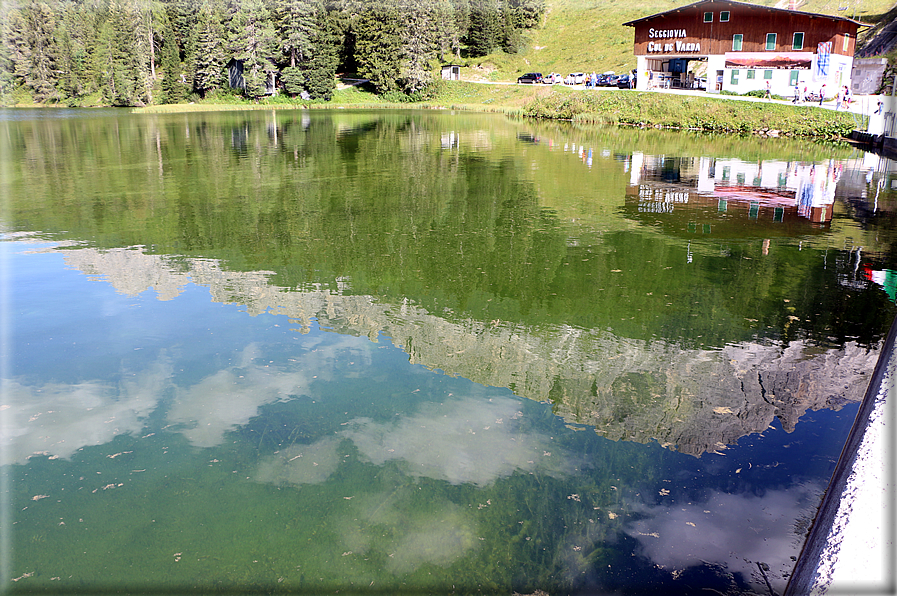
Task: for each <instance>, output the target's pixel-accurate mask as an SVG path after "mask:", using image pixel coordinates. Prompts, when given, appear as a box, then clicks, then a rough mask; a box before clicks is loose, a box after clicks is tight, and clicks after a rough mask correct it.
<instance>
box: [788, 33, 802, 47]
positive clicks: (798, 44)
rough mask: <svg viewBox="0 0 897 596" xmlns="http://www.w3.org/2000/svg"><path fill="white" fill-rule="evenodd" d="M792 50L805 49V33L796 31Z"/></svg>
mask: <svg viewBox="0 0 897 596" xmlns="http://www.w3.org/2000/svg"><path fill="white" fill-rule="evenodd" d="M791 49H792V50H802V49H804V34H803V33H795V34H794V41H793V42H792V43H791Z"/></svg>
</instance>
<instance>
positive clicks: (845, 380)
mask: <svg viewBox="0 0 897 596" xmlns="http://www.w3.org/2000/svg"><path fill="white" fill-rule="evenodd" d="M65 254H66V259H67V262H68V264H69V265H70V266H72V267H75V268H77V269H80V270H81V271H84V272H85V273H88V274H90V275H99V276H102V279H104V280H107V281H108V282H109V283H111V284H113V285H114V286H115V287H116V288H117V289H118V290H119V291H121V292H123V293H127V294H135V295H136V294H138V293H140V292H142V291H144V290H146V289H148V288H149V287H150V285H152V287H154V289H155V290H156V292H157V293H158V294H159V296H160V297H161V298H163V299H165V298H170V297H171V296H173V295H177V293H178V292H179V291H180V288H181V287H182V286H183V284H184V282H185V279H188V278H189V279H190V280H192V281H193V282H194V283H196V284H199V285H204V286H206V287H208V288H209V291H210V292H211V294H212V297H213V299H214V300H215V301H218V302H223V303H238V304H243V305H245V306H246V308H247V310H248V312H249V313H250V314H259V313H264V312H271V313H274V314H280V315H286V316H288V317H290V318H291V319H292V320H293V322H294V323H295V324H296V325H297V326H299V327H301V328H302V329H305V330H307V329H309V328H310V326H311V325H312V324H313V323H314V321H317V323H318V324H319V325H320V326H322V327H324V328H329V329H332V330H333V331H335V332H337V333H342V334H347V335H355V336H367V337H369V338H371V339H372V340H373V341H376V340H377V338H378V337H379V335H381V334H382V335H385V336H387V337H389V338H391V339H392V341H393V343H394V344H395V345H397V346H399V347H401V348H403V349H404V350H405V351H406V352H407V353H408V354H409V357H410V359H411V361H412V362H416V363H420V364H422V365H424V366H427V367H429V368H432V369H440V370H443V371H445V372H446V373H448V374H452V375H460V376H463V377H465V378H468V379H470V380H472V381H474V382H477V383H480V384H483V385H488V386H497V387H508V388H510V389H512V390H513V391H514V392H515V393H516V394H518V395H520V396H522V397H526V398H529V399H533V400H538V401H550V402H551V403H552V404H553V406H554V410H555V413H556V414H558V415H559V416H562V417H563V418H564V420H566V421H567V422H568V423H570V424H576V425H586V426H588V427H591V428H593V429H594V430H595V431H596V432H597V433H598V434H600V435H602V436H605V437H607V438H609V439H613V440H626V441H636V442H642V443H644V442H648V441H652V440H656V441H658V442H659V443H660V444H661V445H663V446H665V447H667V448H671V449H677V450H679V451H681V452H684V453H689V454H692V455H696V456H699V455H701V454H702V453H705V452H708V451H718V450H720V449H724V448H725V447H726V446H727V445H729V444H732V443H734V442H735V441H737V440H738V439H739V438H740V437H743V436H745V435H748V434H751V433H758V432H763V431H764V430H765V429H766V428H767V427H768V426H769V425H770V424H771V423H772V422H773V420H774V419H775V418H778V419H779V421H780V422H781V424H782V427H783V428H784V429H785V430H786V431H791V430H793V429H794V426H795V425H796V424H797V421H798V419H799V418H800V417H801V416H802V415H803V414H804V413H805V412H806V411H807V410H818V409H821V408H832V409H838V408H840V407H841V406H842V405H844V404H845V403H849V402H857V401H859V400H861V399H862V397H863V392H864V390H865V387H866V384H867V382H868V375H869V374H870V371H871V370H872V369H873V368H874V365H875V362H876V360H877V358H878V352H877V350H866V349H864V348H861V347H859V346H857V345H855V344H850V343H848V344H846V345H845V346H844V347H843V348H840V349H831V350H821V349H819V348H817V347H814V346H811V345H808V344H806V343H803V342H801V341H793V342H791V343H790V344H788V345H787V346H784V347H782V346H780V345H774V344H761V343H740V344H736V345H728V346H725V347H724V348H723V349H721V350H701V349H683V348H681V347H679V346H677V345H675V344H672V343H669V342H665V341H659V340H658V341H651V342H648V341H643V340H634V339H627V338H622V337H617V336H615V335H614V334H612V333H610V332H608V331H604V330H597V329H578V328H573V327H565V326H553V327H549V328H539V329H534V328H527V327H525V326H522V325H508V324H505V323H502V322H501V321H492V322H489V323H486V322H482V321H476V320H461V321H450V320H447V319H445V318H442V317H439V316H435V315H433V314H431V313H429V312H427V311H426V310H424V309H422V308H419V307H416V306H414V305H412V304H398V305H396V304H385V303H382V302H379V301H378V300H377V299H376V298H374V297H371V296H351V295H340V294H337V293H333V292H330V291H311V292H296V291H288V290H286V289H284V288H279V287H276V286H273V285H271V284H269V283H268V281H267V275H266V273H265V272H249V273H243V272H233V271H227V270H225V269H223V268H222V267H221V266H220V265H219V264H218V263H216V262H214V261H209V260H207V259H195V260H193V259H191V260H186V261H184V260H182V261H180V262H179V263H178V264H177V265H176V266H174V265H171V264H168V263H167V262H166V260H165V259H164V258H162V257H159V256H157V255H147V254H144V253H143V252H142V251H141V250H136V249H128V250H124V249H122V250H117V251H96V250H92V249H81V250H71V251H65ZM136 280H143V283H142V284H141V283H137V282H136ZM266 384H270V381H269V382H268V383H266Z"/></svg>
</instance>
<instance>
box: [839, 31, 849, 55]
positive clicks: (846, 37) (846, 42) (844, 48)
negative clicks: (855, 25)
mask: <svg viewBox="0 0 897 596" xmlns="http://www.w3.org/2000/svg"><path fill="white" fill-rule="evenodd" d="M848 46H850V33H845V34H844V45H843V46H842V47H841V51H844V52H846V51H847V48H848Z"/></svg>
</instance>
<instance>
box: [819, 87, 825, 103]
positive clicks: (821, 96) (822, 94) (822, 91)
mask: <svg viewBox="0 0 897 596" xmlns="http://www.w3.org/2000/svg"><path fill="white" fill-rule="evenodd" d="M824 100H825V83H823V84H822V87H820V88H819V105H822V102H823V101H824Z"/></svg>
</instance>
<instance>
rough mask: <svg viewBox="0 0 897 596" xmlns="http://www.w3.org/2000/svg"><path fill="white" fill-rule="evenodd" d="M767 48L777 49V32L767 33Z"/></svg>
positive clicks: (770, 49)
mask: <svg viewBox="0 0 897 596" xmlns="http://www.w3.org/2000/svg"><path fill="white" fill-rule="evenodd" d="M766 49H767V50H769V51H772V50H775V49H776V34H775V33H767V34H766Z"/></svg>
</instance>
